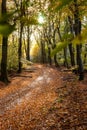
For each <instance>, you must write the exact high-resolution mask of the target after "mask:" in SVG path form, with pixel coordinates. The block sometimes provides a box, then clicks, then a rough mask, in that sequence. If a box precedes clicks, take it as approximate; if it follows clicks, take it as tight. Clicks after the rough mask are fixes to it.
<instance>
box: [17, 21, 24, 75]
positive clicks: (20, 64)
mask: <svg viewBox="0 0 87 130" xmlns="http://www.w3.org/2000/svg"><path fill="white" fill-rule="evenodd" d="M22 32H23V24H22V23H20V38H19V48H18V73H21V71H22V62H21V58H22Z"/></svg>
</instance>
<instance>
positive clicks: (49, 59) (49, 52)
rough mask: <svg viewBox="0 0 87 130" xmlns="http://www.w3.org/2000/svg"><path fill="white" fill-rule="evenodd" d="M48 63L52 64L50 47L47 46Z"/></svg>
mask: <svg viewBox="0 0 87 130" xmlns="http://www.w3.org/2000/svg"><path fill="white" fill-rule="evenodd" d="M48 63H49V65H52V59H51V48H50V47H48Z"/></svg>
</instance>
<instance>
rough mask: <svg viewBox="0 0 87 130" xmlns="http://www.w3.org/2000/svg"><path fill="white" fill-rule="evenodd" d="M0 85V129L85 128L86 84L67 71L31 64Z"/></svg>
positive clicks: (53, 129)
mask: <svg viewBox="0 0 87 130" xmlns="http://www.w3.org/2000/svg"><path fill="white" fill-rule="evenodd" d="M10 79H11V83H10V84H9V85H8V86H5V85H4V84H2V83H1V87H0V130H86V129H87V87H86V84H85V85H84V84H83V83H82V82H80V83H78V81H77V79H76V77H75V76H74V75H73V74H72V73H71V72H62V71H60V70H58V69H56V68H54V67H49V66H48V67H47V66H43V65H35V66H33V67H31V68H29V69H26V70H24V71H23V72H22V73H21V74H20V75H17V74H12V75H11V76H10Z"/></svg>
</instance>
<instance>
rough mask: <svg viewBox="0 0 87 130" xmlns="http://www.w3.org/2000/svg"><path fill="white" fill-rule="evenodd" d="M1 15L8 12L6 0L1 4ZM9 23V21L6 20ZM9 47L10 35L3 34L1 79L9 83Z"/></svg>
mask: <svg viewBox="0 0 87 130" xmlns="http://www.w3.org/2000/svg"><path fill="white" fill-rule="evenodd" d="M1 11H2V13H1V15H4V14H6V13H7V10H6V0H2V5H1ZM5 23H7V21H5ZM7 49H8V36H3V37H2V59H1V76H0V80H1V81H3V82H5V83H8V82H9V80H8V74H7Z"/></svg>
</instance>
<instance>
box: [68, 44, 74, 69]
mask: <svg viewBox="0 0 87 130" xmlns="http://www.w3.org/2000/svg"><path fill="white" fill-rule="evenodd" d="M73 50H74V49H73V47H72V43H70V44H69V52H70V60H71V65H72V66H75V60H74V53H73Z"/></svg>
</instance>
